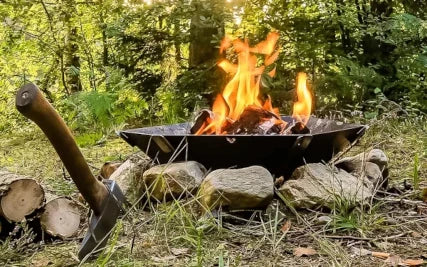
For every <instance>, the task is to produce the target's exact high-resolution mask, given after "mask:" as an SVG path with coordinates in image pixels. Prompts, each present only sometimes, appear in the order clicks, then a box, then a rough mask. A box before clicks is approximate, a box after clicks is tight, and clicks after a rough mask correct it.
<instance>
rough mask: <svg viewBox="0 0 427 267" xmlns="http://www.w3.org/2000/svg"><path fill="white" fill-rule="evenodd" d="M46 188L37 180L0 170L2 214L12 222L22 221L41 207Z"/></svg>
mask: <svg viewBox="0 0 427 267" xmlns="http://www.w3.org/2000/svg"><path fill="white" fill-rule="evenodd" d="M44 195H45V194H44V190H43V188H42V187H41V185H40V184H39V183H37V182H36V180H34V179H32V178H30V177H27V176H22V175H18V174H14V173H10V172H8V171H3V170H0V197H1V198H0V215H1V216H3V217H4V218H5V219H6V220H8V221H10V222H20V221H22V220H23V219H24V218H25V216H27V215H30V214H31V213H33V212H34V211H35V210H37V209H38V208H40V207H41V206H42V204H43V201H44Z"/></svg>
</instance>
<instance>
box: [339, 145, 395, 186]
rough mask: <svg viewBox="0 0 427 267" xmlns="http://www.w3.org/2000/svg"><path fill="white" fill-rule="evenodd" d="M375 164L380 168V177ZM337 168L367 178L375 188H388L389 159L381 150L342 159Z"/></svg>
mask: <svg viewBox="0 0 427 267" xmlns="http://www.w3.org/2000/svg"><path fill="white" fill-rule="evenodd" d="M373 164H375V165H377V166H378V170H379V171H380V173H381V176H378V170H377V168H376V167H374V166H373ZM335 166H337V167H338V168H341V169H344V170H346V171H347V172H350V173H351V174H353V175H355V176H367V177H368V180H370V181H371V182H372V184H373V185H374V186H379V187H387V184H388V183H387V181H388V180H387V178H388V174H389V171H388V158H387V155H386V154H385V153H384V152H383V151H382V150H381V149H372V150H370V151H369V152H367V153H365V152H364V153H360V154H358V155H356V156H353V157H345V158H342V159H340V160H338V161H337V162H336V163H335Z"/></svg>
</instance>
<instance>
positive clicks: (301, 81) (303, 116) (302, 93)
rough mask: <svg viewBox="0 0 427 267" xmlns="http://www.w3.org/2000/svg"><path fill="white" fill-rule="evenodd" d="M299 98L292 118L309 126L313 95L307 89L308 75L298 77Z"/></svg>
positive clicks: (302, 73) (301, 73) (300, 74)
mask: <svg viewBox="0 0 427 267" xmlns="http://www.w3.org/2000/svg"><path fill="white" fill-rule="evenodd" d="M297 96H298V101H297V102H295V103H294V110H293V114H292V116H293V117H294V118H295V119H296V120H297V121H300V122H302V123H303V124H304V125H306V124H307V122H308V120H309V118H310V114H311V106H312V104H313V103H312V99H311V93H310V91H309V90H308V89H307V74H305V73H304V72H300V73H298V75H297Z"/></svg>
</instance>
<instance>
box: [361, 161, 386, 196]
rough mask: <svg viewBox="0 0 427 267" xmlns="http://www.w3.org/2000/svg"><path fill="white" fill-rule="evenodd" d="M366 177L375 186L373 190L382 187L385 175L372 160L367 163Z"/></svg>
mask: <svg viewBox="0 0 427 267" xmlns="http://www.w3.org/2000/svg"><path fill="white" fill-rule="evenodd" d="M364 177H366V179H367V180H368V181H369V182H370V185H371V186H373V190H375V189H377V188H380V187H382V186H383V185H382V183H383V175H382V172H381V170H380V167H378V165H377V164H375V163H372V162H369V161H368V162H366V163H365V169H364Z"/></svg>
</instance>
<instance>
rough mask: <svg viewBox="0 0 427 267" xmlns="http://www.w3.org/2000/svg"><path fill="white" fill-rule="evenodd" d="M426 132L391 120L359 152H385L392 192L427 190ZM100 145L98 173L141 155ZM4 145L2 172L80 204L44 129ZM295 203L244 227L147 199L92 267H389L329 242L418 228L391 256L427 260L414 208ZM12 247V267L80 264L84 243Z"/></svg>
mask: <svg viewBox="0 0 427 267" xmlns="http://www.w3.org/2000/svg"><path fill="white" fill-rule="evenodd" d="M426 132H427V125H426V121H425V119H407V120H395V119H392V120H385V121H382V122H381V123H377V124H375V125H373V126H371V127H370V129H369V130H368V132H367V133H366V135H365V137H364V138H363V139H362V142H361V143H360V144H359V145H358V146H356V147H354V148H353V149H352V150H351V151H350V152H349V153H352V154H356V153H359V152H361V151H366V150H369V149H370V148H380V149H383V150H384V151H385V152H386V154H387V155H388V157H389V160H390V161H389V168H390V185H391V186H392V187H396V188H400V187H402V184H403V182H404V181H406V183H409V184H411V185H412V186H413V187H416V188H418V187H419V188H420V189H422V188H423V187H425V186H427V173H426V171H425V170H426V168H427V165H426V157H427V155H426V151H425V147H427V140H426V134H425V133H426ZM92 137H93V136H92V135H86V136H85V135H82V137H78V140H82V141H81V142H82V143H85V142H86V143H85V144H86V146H84V147H83V148H82V152H83V154H84V155H85V157H86V159H87V160H88V162H89V164H90V165H91V166H92V169H93V171H94V172H96V171H97V169H98V168H99V167H100V166H101V165H102V163H103V162H105V161H109V160H116V159H117V160H122V159H124V158H126V157H127V155H130V154H132V153H134V152H135V151H136V150H135V149H133V148H131V147H129V146H128V145H127V144H125V143H124V142H123V141H121V140H120V139H118V138H115V137H111V136H110V137H109V138H107V139H106V140H105V141H104V142H102V143H99V144H97V145H93V144H94V143H96V142H93V140H92ZM0 146H1V149H0V153H1V154H0V166H1V167H3V168H7V169H9V170H10V171H13V172H19V173H22V174H28V175H31V176H33V177H36V178H37V179H38V180H39V181H41V182H43V183H44V184H45V185H46V186H48V187H49V188H50V189H52V190H54V191H55V192H56V193H57V194H63V195H69V196H71V197H76V193H75V192H76V189H75V187H74V185H73V184H72V183H71V182H70V181H69V180H68V179H69V177H68V176H67V174H66V172H64V171H63V169H62V164H61V162H60V160H59V158H58V157H57V156H56V154H55V152H54V150H53V149H52V148H51V146H50V145H49V143H48V141H47V140H46V139H45V138H44V136H43V134H42V133H41V132H40V131H39V130H37V129H35V128H31V129H28V130H27V129H25V130H23V131H20V132H18V133H16V134H15V135H14V136H11V134H3V135H1V136H0ZM416 155H417V156H416ZM417 157H418V160H416V158H417ZM415 170H416V171H415ZM416 191H417V190H410V191H409V192H413V194H412V193H411V194H409V196H410V197H411V198H413V199H416V198H417V194H416ZM418 193H419V192H418ZM287 204H288V205H286V202H283V201H277V205H276V206H275V207H273V208H271V209H269V210H268V211H266V212H265V213H264V214H261V215H262V216H261V215H260V216H261V218H262V220H255V219H254V218H248V219H245V221H241V225H239V224H235V223H234V224H233V223H228V221H227V220H229V217H227V216H225V215H226V213H224V212H222V211H220V212H219V214H218V216H217V217H216V218H215V217H213V216H209V214H208V215H206V216H203V215H202V213H201V212H199V210H198V203H197V199H194V198H191V199H188V200H173V201H171V202H168V203H165V202H161V203H156V202H152V201H149V200H147V199H146V198H143V202H142V203H141V205H140V206H139V207H141V206H144V207H145V208H143V209H142V208H138V209H132V210H131V211H130V213H129V214H128V216H126V218H124V219H123V221H122V223H121V224H119V226H120V227H117V228H116V229H115V231H114V233H113V234H112V237H111V238H110V240H109V245H108V247H107V249H106V250H105V251H104V253H103V254H101V255H100V256H99V257H98V259H96V260H89V261H87V262H85V263H84V264H83V266H94V265H97V266H216V265H217V266H310V265H314V266H319V265H320V266H350V265H351V266H374V265H380V264H382V262H381V261H378V260H376V259H371V258H370V257H368V258H354V257H351V252H350V249H349V247H351V246H357V244H359V243H357V242H361V241H358V240H357V239H356V240H351V239H349V240H347V239H333V238H328V235H345V236H350V237H362V238H367V239H372V241H363V242H365V243H363V244H365V245H366V244H369V245H371V246H377V247H376V249H377V250H381V246H383V244H382V243H383V242H382V241H381V240H383V239H381V237H387V236H393V235H396V234H399V233H402V232H406V231H408V230H413V231H415V232H418V233H420V234H421V235H422V237H421V238H418V239H416V238H413V237H410V236H408V237H406V236H402V237H401V238H399V239H398V240H390V241H388V247H387V252H393V253H397V254H400V255H403V256H408V255H409V256H413V257H419V255H422V254H423V253H427V251H426V248H425V245H422V240H423V238H424V239H426V238H427V236H425V233H423V230H422V229H425V227H426V226H427V219H425V217H422V216H421V215H416V214H415V215H414V214H413V212H412V211H413V207H412V206H406V205H403V204H400V203H393V202H388V201H378V200H375V201H372V204H371V203H368V205H365V206H358V205H354V203H350V202H348V201H347V200H342V199H339V198H337V199H336V201H335V206H334V208H333V209H332V211H322V210H316V211H300V210H295V209H293V208H292V207H291V206H289V203H287ZM321 215H326V216H329V217H331V219H332V220H331V221H330V222H329V223H327V224H321V225H319V224H317V223H316V218H318V217H319V216H321ZM417 216H418V217H417ZM423 218H424V220H422V219H423ZM287 221H290V225H291V226H290V228H289V229H288V231H285V232H283V231H281V227H282V226H283V224H284V223H285V222H287ZM391 221H393V222H391ZM424 232H425V231H424ZM10 242H17V241H14V240H10V239H7V240H6V241H4V242H3V243H2V245H1V252H0V258H1V259H2V262H6V261H7V264H10V265H12V264H13V265H17V266H22V265H36V264H37V263H39V264H40V265H39V266H45V265H47V264H50V265H52V266H66V265H69V266H70V265H71V266H72V265H77V264H78V262H77V261H76V252H77V246H78V240H74V241H71V242H59V243H56V244H55V243H54V244H46V245H43V246H39V247H38V248H31V247H29V246H28V244H26V243H23V245H22V246H20V247H18V246H15V247H14V246H11V245H10V244H11V243H10ZM298 246H302V247H307V246H311V247H313V248H315V249H316V250H317V251H318V255H316V256H313V257H305V258H304V257H303V258H298V257H295V256H293V255H292V251H293V248H295V247H298ZM23 251H24V252H23ZM43 259H49V260H48V263H46V264H45V265H43V264H41V263H45V262H44V261H43Z"/></svg>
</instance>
